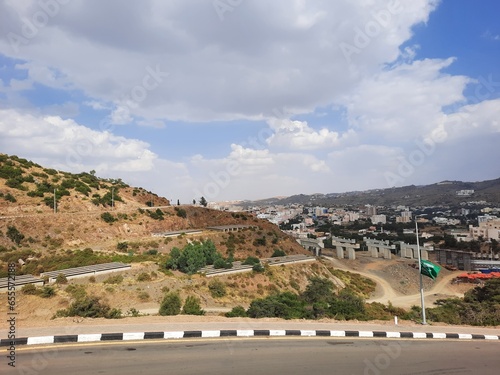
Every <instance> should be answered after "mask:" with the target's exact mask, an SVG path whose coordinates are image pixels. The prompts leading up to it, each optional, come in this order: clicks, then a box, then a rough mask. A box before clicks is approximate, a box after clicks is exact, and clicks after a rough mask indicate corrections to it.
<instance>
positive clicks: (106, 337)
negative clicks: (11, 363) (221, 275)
mask: <svg viewBox="0 0 500 375" xmlns="http://www.w3.org/2000/svg"><path fill="white" fill-rule="evenodd" d="M254 336H256V337H259V336H260V337H262V336H268V337H283V336H301V337H314V336H318V337H360V338H370V337H373V338H388V339H455V340H457V339H458V340H500V336H498V335H480V334H471V333H426V332H385V331H330V330H293V329H292V330H290V329H287V330H279V329H277V330H272V329H271V330H267V329H256V330H236V329H234V330H232V329H228V330H217V331H170V332H128V333H96V334H80V335H61V336H38V337H23V338H16V339H2V340H0V346H11V345H15V346H17V345H41V344H61V343H73V342H76V343H82V342H100V341H127V340H148V339H185V338H217V337H254Z"/></svg>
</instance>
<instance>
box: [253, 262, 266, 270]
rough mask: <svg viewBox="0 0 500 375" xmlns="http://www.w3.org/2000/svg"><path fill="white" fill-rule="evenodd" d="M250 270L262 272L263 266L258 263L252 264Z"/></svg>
mask: <svg viewBox="0 0 500 375" xmlns="http://www.w3.org/2000/svg"><path fill="white" fill-rule="evenodd" d="M252 271H254V272H264V267H262V264H260V263H258V264H254V265H253V266H252Z"/></svg>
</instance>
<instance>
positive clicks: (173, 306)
mask: <svg viewBox="0 0 500 375" xmlns="http://www.w3.org/2000/svg"><path fill="white" fill-rule="evenodd" d="M181 306H182V301H181V297H180V296H179V294H178V293H175V292H171V293H167V294H166V295H165V297H163V301H162V302H161V305H160V310H159V312H158V313H159V314H160V315H162V316H165V315H179V314H180V313H181Z"/></svg>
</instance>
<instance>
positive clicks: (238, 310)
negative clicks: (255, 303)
mask: <svg viewBox="0 0 500 375" xmlns="http://www.w3.org/2000/svg"><path fill="white" fill-rule="evenodd" d="M224 315H225V316H226V317H227V318H237V317H242V318H246V317H247V316H248V315H247V312H246V310H245V308H244V307H243V306H235V307H233V308H232V309H231V311H229V312H227V313H225V314H224Z"/></svg>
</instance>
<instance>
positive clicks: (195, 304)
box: [182, 296, 205, 315]
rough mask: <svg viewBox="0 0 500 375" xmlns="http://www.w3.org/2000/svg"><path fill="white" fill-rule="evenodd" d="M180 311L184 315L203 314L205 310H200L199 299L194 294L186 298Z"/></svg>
mask: <svg viewBox="0 0 500 375" xmlns="http://www.w3.org/2000/svg"><path fill="white" fill-rule="evenodd" d="M182 313H183V314H186V315H205V311H204V310H202V308H201V306H200V299H199V298H198V297H194V296H188V297H187V298H186V302H184V307H183V308H182Z"/></svg>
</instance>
